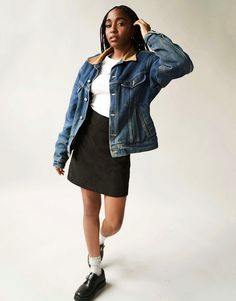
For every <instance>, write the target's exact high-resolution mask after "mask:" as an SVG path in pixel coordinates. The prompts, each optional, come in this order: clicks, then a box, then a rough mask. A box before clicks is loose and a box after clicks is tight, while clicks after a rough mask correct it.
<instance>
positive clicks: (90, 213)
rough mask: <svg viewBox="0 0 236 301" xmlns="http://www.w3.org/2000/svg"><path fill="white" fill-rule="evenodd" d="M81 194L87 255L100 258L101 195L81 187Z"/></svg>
mask: <svg viewBox="0 0 236 301" xmlns="http://www.w3.org/2000/svg"><path fill="white" fill-rule="evenodd" d="M81 192H82V198H83V204H84V216H83V227H84V235H85V240H86V244H87V248H88V254H89V256H91V257H94V256H100V247H99V229H100V221H99V212H100V208H101V194H100V193H97V192H94V191H91V190H87V189H85V188H82V187H81Z"/></svg>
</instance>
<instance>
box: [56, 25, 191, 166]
mask: <svg viewBox="0 0 236 301" xmlns="http://www.w3.org/2000/svg"><path fill="white" fill-rule="evenodd" d="M144 41H145V43H146V44H147V45H148V47H149V48H150V51H147V50H142V51H140V52H138V53H137V52H136V51H135V49H134V48H133V49H131V50H130V51H129V52H128V53H126V54H125V56H124V57H123V58H122V59H121V61H119V62H118V63H117V64H116V65H115V66H113V67H112V69H111V74H110V99H111V103H110V112H109V148H110V153H111V156H112V157H120V156H125V155H128V154H131V153H137V152H143V151H148V150H152V149H155V148H157V147H158V138H157V134H156V129H155V125H154V123H153V120H152V118H151V116H150V103H151V101H152V100H153V99H154V98H155V96H156V95H157V94H158V93H159V92H160V90H161V89H162V88H164V87H166V86H167V85H168V83H169V82H170V81H171V80H172V79H175V78H179V77H181V76H183V75H185V74H187V73H190V72H191V71H192V70H193V68H194V66H193V63H192V61H191V59H190V57H189V56H188V54H187V53H186V52H184V51H183V49H182V48H181V47H180V46H179V45H177V44H175V43H173V42H172V40H171V39H170V38H168V37H167V36H166V35H164V34H163V33H157V32H156V31H155V30H150V31H149V32H147V33H146V34H145V35H144ZM111 52H113V48H112V47H110V48H108V49H106V50H104V51H103V52H102V53H97V54H95V55H93V56H91V57H89V58H88V59H87V60H86V61H85V62H84V63H83V65H82V67H81V68H80V70H79V72H78V74H77V77H76V80H75V82H74V85H73V89H72V94H71V97H70V101H69V105H68V108H67V112H66V116H65V121H64V126H63V129H62V131H61V132H60V133H59V135H58V139H57V141H56V144H55V152H54V158H53V166H58V167H62V168H64V166H65V164H66V161H67V160H68V159H69V157H70V154H71V152H72V149H73V141H74V139H75V137H76V134H77V133H78V130H79V128H80V127H81V125H82V124H83V122H84V120H85V118H86V113H87V109H88V106H89V105H90V104H89V102H90V100H91V97H92V94H91V91H90V87H91V84H92V82H93V80H94V79H95V78H96V77H97V76H98V74H99V71H100V68H101V63H102V61H103V59H104V58H105V56H106V55H108V54H110V53H111Z"/></svg>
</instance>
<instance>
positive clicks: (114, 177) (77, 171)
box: [67, 105, 130, 197]
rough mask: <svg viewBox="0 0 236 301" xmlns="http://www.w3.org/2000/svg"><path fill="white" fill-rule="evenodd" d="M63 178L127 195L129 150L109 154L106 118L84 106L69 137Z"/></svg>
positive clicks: (116, 195)
mask: <svg viewBox="0 0 236 301" xmlns="http://www.w3.org/2000/svg"><path fill="white" fill-rule="evenodd" d="M72 149H73V153H72V157H71V160H70V164H69V170H68V175H67V179H68V180H69V181H70V182H72V183H73V184H75V185H78V186H80V187H82V188H86V189H88V190H92V191H95V192H98V193H101V194H104V195H108V196H113V197H121V196H127V195H128V190H129V179H130V154H129V155H126V156H122V157H115V158H113V157H112V156H111V154H110V149H109V118H108V117H106V116H103V115H101V114H99V113H98V112H96V111H95V110H93V109H92V107H91V106H90V105H89V106H88V111H87V115H86V118H85V120H84V123H83V124H82V126H81V127H80V129H79V130H78V132H77V135H76V137H75V138H74V140H73V146H72Z"/></svg>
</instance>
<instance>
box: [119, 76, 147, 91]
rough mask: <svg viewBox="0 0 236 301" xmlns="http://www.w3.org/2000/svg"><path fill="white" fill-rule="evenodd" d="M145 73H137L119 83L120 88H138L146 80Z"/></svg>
mask: <svg viewBox="0 0 236 301" xmlns="http://www.w3.org/2000/svg"><path fill="white" fill-rule="evenodd" d="M146 77H147V76H146V73H139V74H137V75H135V76H134V77H132V78H130V79H128V80H125V81H123V82H122V83H121V86H122V87H126V88H135V87H138V86H139V85H140V84H141V83H143V82H144V81H145V80H146Z"/></svg>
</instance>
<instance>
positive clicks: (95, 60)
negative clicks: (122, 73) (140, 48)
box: [87, 47, 137, 65]
mask: <svg viewBox="0 0 236 301" xmlns="http://www.w3.org/2000/svg"><path fill="white" fill-rule="evenodd" d="M112 52H114V49H113V47H109V48H107V49H105V50H104V51H103V52H102V53H99V54H97V55H95V56H93V57H89V58H88V59H87V61H88V62H89V63H90V64H93V65H94V64H99V63H101V62H102V61H103V60H104V58H105V57H106V56H107V55H108V54H110V53H112ZM136 54H137V52H136V50H135V49H134V48H131V49H130V50H129V51H128V52H127V53H126V54H125V55H124V56H123V57H122V61H137V56H136Z"/></svg>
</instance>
